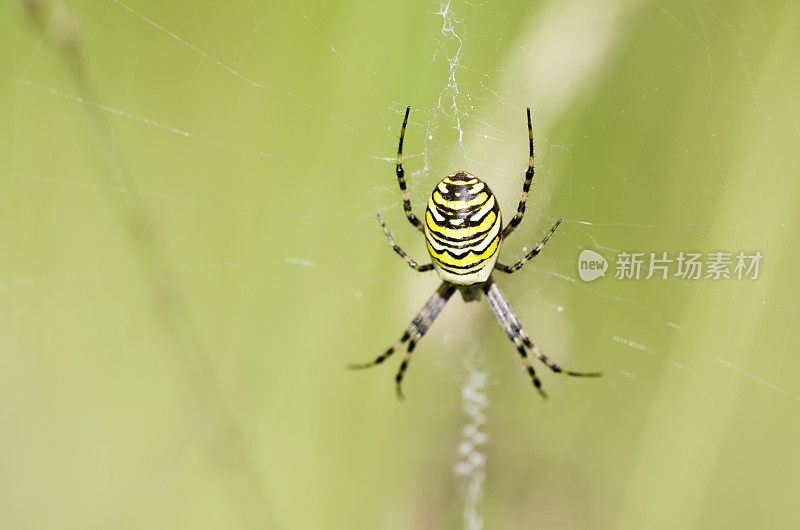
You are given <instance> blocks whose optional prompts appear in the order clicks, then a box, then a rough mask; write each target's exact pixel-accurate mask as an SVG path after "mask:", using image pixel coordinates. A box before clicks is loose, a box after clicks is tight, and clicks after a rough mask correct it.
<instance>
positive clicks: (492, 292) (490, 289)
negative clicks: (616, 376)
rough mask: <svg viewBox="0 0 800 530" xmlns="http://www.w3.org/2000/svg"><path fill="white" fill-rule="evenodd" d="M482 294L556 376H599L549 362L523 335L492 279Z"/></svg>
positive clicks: (523, 331) (506, 301)
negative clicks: (484, 294) (567, 368)
mask: <svg viewBox="0 0 800 530" xmlns="http://www.w3.org/2000/svg"><path fill="white" fill-rule="evenodd" d="M484 292H485V293H486V298H487V299H489V303H490V304H491V305H492V309H494V310H495V314H497V315H498V318H501V315H502V320H504V321H505V322H506V323H507V324H508V326H509V327H510V328H511V329H512V330H513V331H514V332H515V334H516V335H517V336H518V337H519V338H520V339H521V340H522V343H523V344H524V345H525V346H526V347H527V348H528V349H530V350H531V352H532V353H533V355H535V356H536V358H537V359H539V360H540V361H542V362H543V363H544V364H545V365H546V366H547V367H548V368H550V369H551V370H552V371H553V372H555V373H557V374H566V375H571V376H574V377H600V375H601V374H600V373H599V372H575V371H572V370H566V369H564V368H561V367H560V366H559V365H558V364H556V363H555V362H553V361H552V360H550V358H549V357H547V356H546V355H545V354H543V353H542V352H541V350H539V348H538V346H536V345H535V344H533V342H532V341H531V339H530V337H529V336H528V334H527V333H525V330H524V329H523V328H522V324H520V322H519V319H517V316H516V315H515V314H514V311H513V310H512V309H511V306H510V305H509V304H508V300H506V297H505V296H503V293H502V291H500V288H499V287H498V286H497V284H496V283H494V281H493V280H492V279H489V281H488V282H487V287H485V288H484ZM506 332H508V331H506ZM512 340H513V339H512Z"/></svg>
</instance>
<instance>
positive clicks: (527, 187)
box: [503, 107, 533, 239]
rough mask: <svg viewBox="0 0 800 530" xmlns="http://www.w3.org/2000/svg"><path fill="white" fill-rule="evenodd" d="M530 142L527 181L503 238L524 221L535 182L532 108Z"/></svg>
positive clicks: (529, 127) (529, 125)
mask: <svg viewBox="0 0 800 530" xmlns="http://www.w3.org/2000/svg"><path fill="white" fill-rule="evenodd" d="M528 142H529V146H530V154H529V156H528V170H527V171H526V172H525V182H524V183H523V184H522V197H520V199H519V205H518V206H517V213H516V214H515V215H514V217H512V218H511V221H509V223H508V226H506V227H505V228H504V229H503V239H505V238H506V237H508V236H509V235H511V232H513V231H514V229H515V228H516V227H517V225H518V224H519V223H520V222H521V221H522V216H523V215H525V203H526V202H527V200H528V192H529V191H530V189H531V183H532V182H533V125H531V109H530V107H529V108H528Z"/></svg>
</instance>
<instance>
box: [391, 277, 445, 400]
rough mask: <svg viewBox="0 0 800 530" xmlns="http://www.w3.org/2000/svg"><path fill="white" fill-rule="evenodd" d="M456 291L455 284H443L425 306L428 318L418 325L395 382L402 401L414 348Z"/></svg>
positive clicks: (398, 395)
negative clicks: (404, 377) (404, 378)
mask: <svg viewBox="0 0 800 530" xmlns="http://www.w3.org/2000/svg"><path fill="white" fill-rule="evenodd" d="M455 291H456V287H455V286H454V285H453V284H450V283H447V282H442V285H440V286H439V289H437V290H436V293H435V294H434V295H433V296H432V297H431V298H430V300H428V303H427V304H425V308H426V309H428V311H427V313H426V318H423V319H422V320H421V321H420V323H419V325H417V329H416V333H415V334H414V337H412V339H411V342H409V343H408V351H406V356H405V358H404V359H403V362H402V363H400V368H399V369H398V370H397V375H395V377H394V380H395V383H396V385H397V397H399V398H400V399H402V398H403V390H402V388H401V386H400V385H401V384H402V382H403V376H404V375H405V373H406V369H407V368H408V363H410V362H411V353H412V352H413V351H414V348H416V347H417V343H418V342H419V341H420V339H421V338H422V336H423V335H425V333H426V332H427V331H428V330H429V329H430V327H431V325H432V324H433V321H434V320H436V317H437V316H439V313H441V311H442V309H444V306H445V305H446V304H447V301H448V300H450V297H451V296H453V293H454V292H455Z"/></svg>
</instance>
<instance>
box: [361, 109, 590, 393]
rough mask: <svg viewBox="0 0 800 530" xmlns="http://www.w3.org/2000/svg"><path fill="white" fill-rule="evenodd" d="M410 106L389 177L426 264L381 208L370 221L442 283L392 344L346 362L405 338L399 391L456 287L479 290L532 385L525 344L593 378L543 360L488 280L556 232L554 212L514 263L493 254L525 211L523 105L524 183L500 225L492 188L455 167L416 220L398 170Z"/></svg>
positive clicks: (465, 292) (468, 295) (528, 178)
mask: <svg viewBox="0 0 800 530" xmlns="http://www.w3.org/2000/svg"><path fill="white" fill-rule="evenodd" d="M410 110H411V108H410V107H408V108H406V114H405V118H403V127H402V128H401V129H400V144H399V146H398V148H397V164H396V171H397V182H398V183H399V185H400V194H401V195H402V197H403V209H404V210H405V213H406V217H408V220H409V222H410V223H411V224H412V225H414V227H416V228H417V229H418V230H420V231H421V232H422V233H423V234H424V235H425V242H426V244H427V247H428V253H429V254H430V256H431V263H428V264H426V265H418V264H417V262H415V261H414V260H413V259H411V258H409V257H408V255H406V253H405V252H403V250H402V249H401V248H400V247H399V246H397V245H396V244H395V242H394V238H392V234H391V233H390V232H389V229H388V228H387V227H386V224H385V223H384V222H383V219H382V218H381V215H380V214H378V221H379V222H380V224H381V227H382V228H383V231H384V233H385V234H386V238H387V239H388V240H389V243H390V244H391V245H392V248H393V249H394V251H395V252H397V254H398V255H400V257H402V258H403V259H404V260H405V261H406V263H408V265H409V266H410V267H411V268H412V269H415V270H417V271H419V272H424V271H429V270H432V269H436V272H437V273H438V274H439V277H440V278H441V279H442V284H441V285H440V286H439V289H437V290H436V292H435V293H434V294H433V296H431V297H430V298H429V299H428V301H427V302H426V303H425V306H424V307H423V308H422V310H421V311H420V312H419V313H418V314H417V315H416V316H415V317H414V319H413V320H412V321H411V324H410V325H409V326H408V328H407V329H406V331H405V333H403V335H402V336H401V337H400V339H399V340H398V341H397V342H396V343H395V344H393V345H392V346H391V347H390V348H389V349H388V350H386V351H385V352H384V353H383V354H381V355H380V356H378V358H377V359H375V360H374V361H372V362H370V363H365V364H356V365H352V366H351V367H352V368H368V367H370V366H375V365H376V364H381V363H382V362H383V361H385V360H386V359H387V358H389V356H390V355H392V354H393V353H394V352H395V351H396V350H397V349H398V348H399V347H400V346H401V345H402V344H403V343H405V342H406V341H409V344H408V350H407V352H406V356H405V359H403V362H401V363H400V369H399V370H398V372H397V375H396V376H395V381H396V382H397V392H398V395H402V394H401V393H400V383H401V382H402V381H403V375H404V374H405V371H406V368H408V363H409V361H410V360H411V352H413V351H414V348H415V347H416V345H417V343H418V342H419V340H420V339H421V338H422V336H423V335H424V334H425V332H426V331H428V329H429V328H430V326H431V324H433V321H434V320H435V319H436V317H437V316H438V315H439V313H440V312H441V310H442V309H443V308H444V306H445V304H447V301H448V300H449V299H450V297H451V296H453V293H454V292H455V291H456V290H459V291H460V292H461V295H462V298H463V299H464V300H465V301H467V302H470V301H474V300H478V299H479V298H480V293H481V292H483V293H484V294H485V295H486V298H487V300H488V301H489V305H490V306H491V308H492V311H494V313H495V315H496V316H497V318H498V320H499V321H500V325H501V326H502V327H503V329H504V330H505V332H506V334H507V335H508V336H509V338H510V339H511V341H512V342H513V343H514V345H515V346H516V348H517V351H518V352H519V354H520V356H521V357H522V361H523V363H524V364H525V368H526V370H527V372H528V375H529V376H530V378H531V381H532V382H533V385H534V386H535V387H536V389H537V390H538V391H539V393H540V394H541V395H542V396H545V393H544V391H543V390H542V386H541V383H540V381H539V378H538V377H537V376H536V371H535V370H534V368H533V364H532V362H531V359H530V357H529V356H528V351H529V350H530V352H531V353H533V355H534V356H535V357H536V358H537V359H539V360H540V361H542V362H543V363H544V364H545V365H546V366H547V367H549V368H550V369H551V370H552V371H553V372H556V373H564V374H567V375H573V376H578V377H596V376H599V375H600V374H598V373H595V372H591V373H587V372H573V371H571V370H564V369H562V368H561V367H560V366H559V365H557V364H556V363H554V362H553V361H551V360H550V359H549V358H548V357H547V356H546V355H544V354H543V353H542V352H541V351H539V348H537V347H536V346H535V345H534V344H533V342H532V341H531V339H530V337H529V336H528V334H527V333H525V330H524V329H522V324H520V323H519V320H518V319H517V317H516V315H514V312H513V311H512V310H511V306H510V305H509V304H508V301H507V300H506V298H505V296H504V295H503V293H502V292H501V291H500V288H499V287H498V286H497V284H496V283H495V282H494V280H493V279H492V276H491V274H492V271H493V270H494V269H497V270H500V271H502V272H505V273H509V274H510V273H512V272H515V271H517V270H519V269H521V268H522V266H523V265H525V263H527V262H528V261H530V260H531V259H532V258H533V257H534V256H536V255H537V254H539V252H540V251H541V250H542V247H544V245H545V243H547V240H548V239H550V236H552V235H553V233H554V232H555V231H556V228H558V225H559V224H561V219H559V220H558V221H556V223H555V224H554V225H553V228H551V229H550V231H549V232H548V233H547V235H546V236H544V239H542V241H541V243H539V244H538V245H537V246H536V247H535V248H534V249H533V250H531V251H530V252H529V253H528V254H527V255H526V256H525V257H524V258H522V259H521V260H519V261H518V262H517V263H515V264H514V265H511V266H508V265H503V264H502V263H499V262H498V261H497V257H498V255H499V253H500V244H501V242H502V241H503V240H504V239H505V238H506V237H508V236H509V235H510V234H511V233H512V232H513V231H514V229H515V228H516V227H517V225H519V223H520V221H521V220H522V216H523V215H524V214H525V203H526V201H527V199H528V192H529V191H530V187H531V183H532V182H533V126H532V125H531V109H528V139H529V145H530V156H529V157H528V170H527V171H526V172H525V182H524V183H523V184H522V197H521V198H520V201H519V205H518V206H517V212H516V214H515V215H514V217H512V218H511V221H510V222H509V223H508V225H507V226H506V227H505V228H504V227H503V226H502V219H501V215H500V206H499V205H498V204H497V199H496V198H495V196H494V194H493V193H492V190H490V189H489V186H488V185H487V184H486V183H485V182H483V181H482V180H480V179H478V178H476V177H474V176H472V175H470V174H469V173H467V172H466V171H459V172H457V173H453V174H452V175H448V176H447V177H445V178H443V179H442V180H441V181H440V182H439V183H438V184H437V185H436V187H435V188H434V189H433V192H432V193H431V197H430V199H428V207H427V209H426V210H425V219H424V222H421V221H420V220H419V219H418V218H417V216H415V215H414V213H413V211H412V210H411V200H410V199H409V196H408V190H407V189H406V181H405V176H404V173H403V138H404V137H405V132H406V125H407V124H408V113H409V111H410Z"/></svg>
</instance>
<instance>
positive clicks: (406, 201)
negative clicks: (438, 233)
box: [395, 107, 424, 232]
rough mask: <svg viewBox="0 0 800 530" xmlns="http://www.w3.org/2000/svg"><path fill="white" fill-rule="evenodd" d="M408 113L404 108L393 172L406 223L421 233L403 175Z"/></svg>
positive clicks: (419, 223) (408, 109)
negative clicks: (395, 164)
mask: <svg viewBox="0 0 800 530" xmlns="http://www.w3.org/2000/svg"><path fill="white" fill-rule="evenodd" d="M410 111H411V107H406V115H405V117H404V118H403V127H402V128H401V129H400V144H399V145H398V147H397V167H396V169H395V171H396V173H397V183H398V184H399V185H400V195H401V196H402V197H403V210H405V212H406V217H408V221H409V222H410V223H411V224H412V225H414V226H415V227H416V228H417V230H419V231H420V232H423V231H424V229H423V228H422V223H421V222H420V221H419V219H417V216H416V215H414V213H413V212H412V211H411V199H410V198H409V196H408V190H407V189H406V179H405V176H404V175H405V173H404V172H403V138H404V137H405V135H406V125H407V124H408V113H409V112H410Z"/></svg>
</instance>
